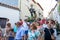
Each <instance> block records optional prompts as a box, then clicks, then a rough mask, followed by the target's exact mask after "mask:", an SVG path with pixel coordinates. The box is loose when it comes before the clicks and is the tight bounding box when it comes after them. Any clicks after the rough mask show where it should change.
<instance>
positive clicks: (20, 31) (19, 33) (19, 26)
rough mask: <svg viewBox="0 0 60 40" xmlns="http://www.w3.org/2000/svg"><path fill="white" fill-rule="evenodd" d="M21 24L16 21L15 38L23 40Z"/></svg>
mask: <svg viewBox="0 0 60 40" xmlns="http://www.w3.org/2000/svg"><path fill="white" fill-rule="evenodd" d="M22 24H23V23H22V22H17V27H18V30H17V33H16V36H15V40H24V27H23V26H22Z"/></svg>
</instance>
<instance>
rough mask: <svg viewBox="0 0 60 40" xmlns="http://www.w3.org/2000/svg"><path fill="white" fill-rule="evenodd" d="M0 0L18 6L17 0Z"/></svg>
mask: <svg viewBox="0 0 60 40" xmlns="http://www.w3.org/2000/svg"><path fill="white" fill-rule="evenodd" d="M0 2H1V3H5V4H8V5H12V6H18V0H0Z"/></svg>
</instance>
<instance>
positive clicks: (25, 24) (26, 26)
mask: <svg viewBox="0 0 60 40" xmlns="http://www.w3.org/2000/svg"><path fill="white" fill-rule="evenodd" d="M23 27H24V30H28V25H27V23H26V22H23Z"/></svg>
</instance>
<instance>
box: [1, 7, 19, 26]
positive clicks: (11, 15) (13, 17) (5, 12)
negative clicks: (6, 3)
mask: <svg viewBox="0 0 60 40" xmlns="http://www.w3.org/2000/svg"><path fill="white" fill-rule="evenodd" d="M0 17H3V18H8V19H9V20H10V23H11V24H12V26H14V23H15V22H17V21H19V11H18V10H14V9H10V8H6V7H3V6H0Z"/></svg>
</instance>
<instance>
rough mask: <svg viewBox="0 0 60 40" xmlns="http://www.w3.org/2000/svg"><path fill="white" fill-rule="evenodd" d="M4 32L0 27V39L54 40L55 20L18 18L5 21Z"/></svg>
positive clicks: (55, 35) (55, 33) (55, 34)
mask: <svg viewBox="0 0 60 40" xmlns="http://www.w3.org/2000/svg"><path fill="white" fill-rule="evenodd" d="M4 31H5V33H4V35H3V33H2V32H3V31H2V30H1V29H0V40H56V37H57V31H56V22H55V21H54V20H51V19H37V20H34V21H33V22H31V21H30V22H28V21H27V19H25V20H22V19H20V20H19V21H18V22H17V23H15V26H14V28H12V27H11V23H7V25H6V28H5V30H4Z"/></svg>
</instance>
